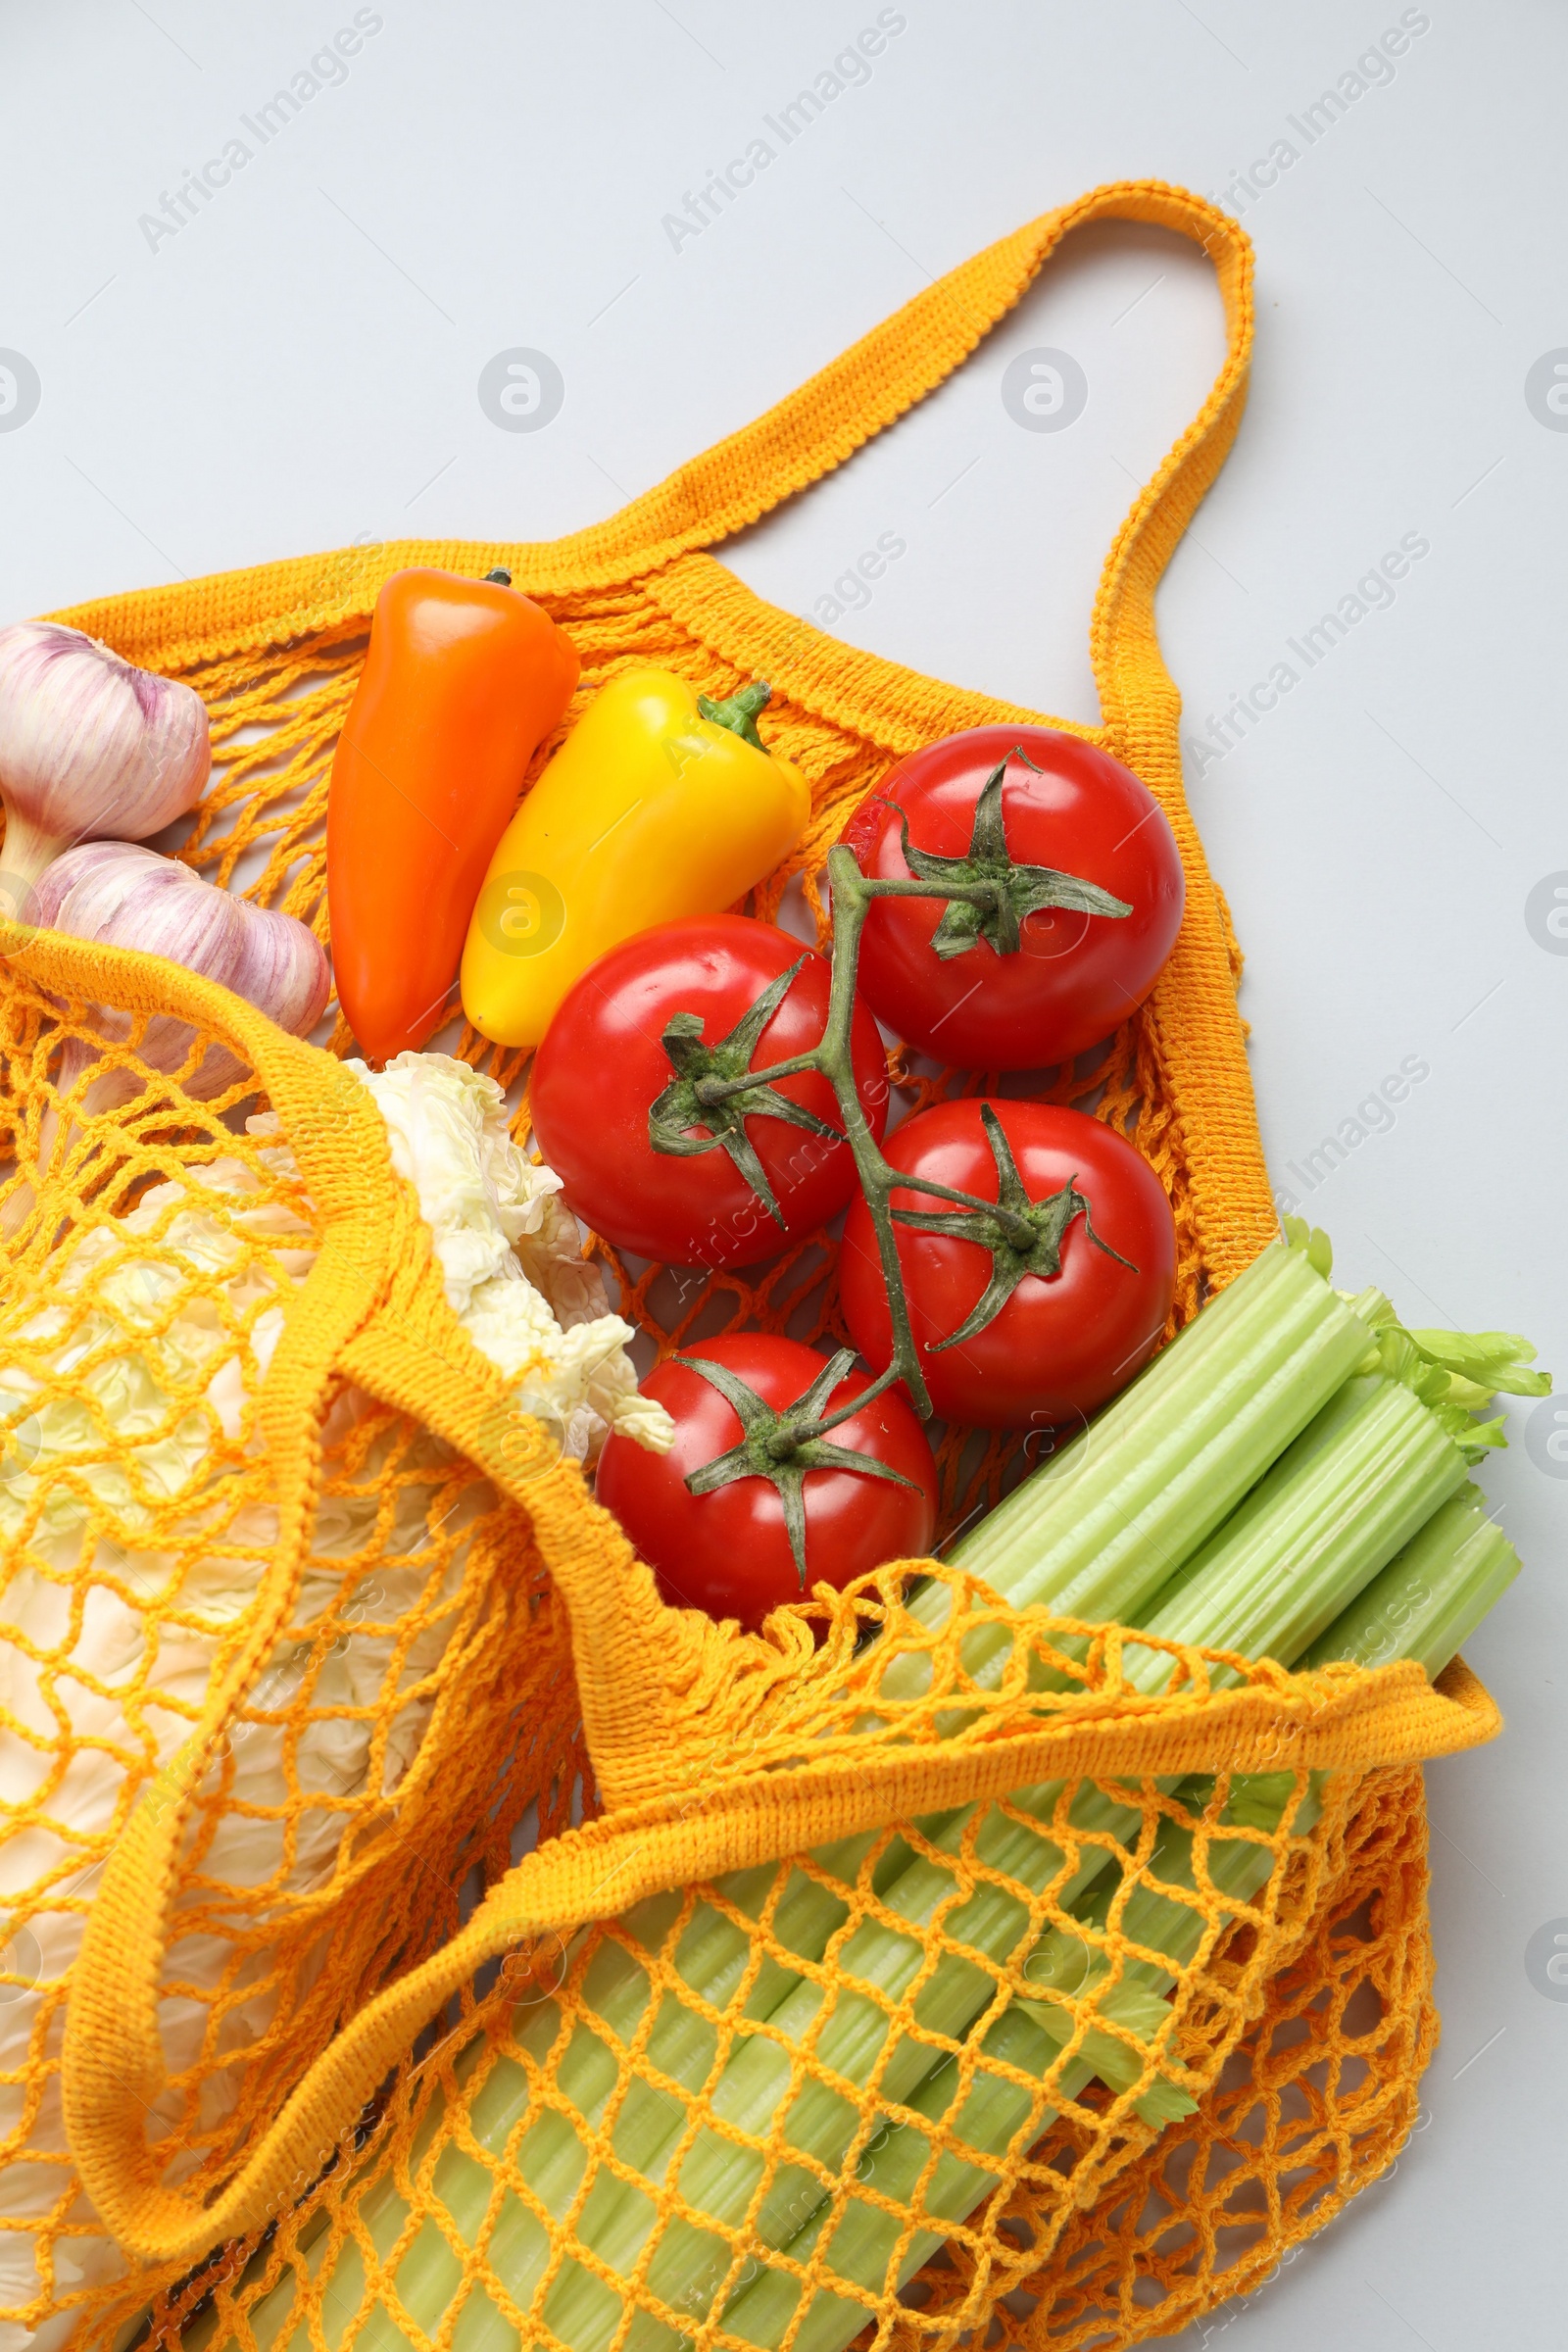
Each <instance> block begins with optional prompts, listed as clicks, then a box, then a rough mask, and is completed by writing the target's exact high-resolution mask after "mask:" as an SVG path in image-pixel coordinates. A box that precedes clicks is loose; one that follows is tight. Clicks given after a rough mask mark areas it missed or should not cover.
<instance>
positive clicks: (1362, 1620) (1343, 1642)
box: [1301, 1486, 1519, 1680]
mask: <svg viewBox="0 0 1568 2352" xmlns="http://www.w3.org/2000/svg"><path fill="white" fill-rule="evenodd" d="M1518 1573H1519V1554H1518V1553H1517V1552H1516V1551H1515V1549H1514V1547H1513V1545H1512V1544H1510V1543H1509V1542H1508V1540H1507V1538H1506V1537H1505V1536H1504V1535H1503V1533H1502V1531H1501V1529H1500V1528H1499V1527H1498V1526H1497V1525H1496V1522H1495V1520H1494V1519H1493V1518H1492V1517H1491V1516H1490V1515H1489V1513H1488V1510H1487V1498H1486V1496H1485V1495H1483V1494H1482V1492H1481V1489H1480V1488H1479V1487H1474V1486H1466V1487H1461V1488H1460V1490H1459V1492H1458V1494H1457V1495H1450V1496H1449V1498H1448V1500H1447V1501H1446V1503H1445V1504H1444V1506H1443V1508H1442V1510H1441V1511H1435V1512H1434V1513H1433V1515H1432V1517H1431V1518H1430V1519H1429V1520H1428V1521H1427V1523H1426V1525H1425V1527H1424V1528H1422V1530H1421V1532H1420V1534H1419V1535H1418V1536H1416V1537H1415V1538H1414V1540H1413V1541H1412V1542H1411V1543H1409V1544H1406V1545H1405V1547H1404V1549H1403V1550H1402V1551H1401V1552H1400V1553H1399V1556H1398V1558H1397V1559H1396V1560H1391V1561H1390V1562H1389V1565H1388V1566H1387V1568H1385V1569H1384V1571H1383V1573H1382V1575H1381V1576H1375V1577H1374V1578H1373V1580H1372V1582H1371V1583H1370V1584H1369V1585H1368V1586H1367V1587H1366V1588H1365V1590H1364V1591H1363V1592H1361V1593H1358V1594H1357V1596H1356V1598H1355V1599H1354V1600H1352V1601H1351V1603H1350V1605H1349V1607H1348V1609H1345V1610H1343V1611H1342V1612H1341V1614H1340V1615H1339V1616H1338V1617H1336V1618H1335V1620H1334V1623H1333V1624H1332V1625H1331V1626H1330V1627H1329V1629H1328V1631H1327V1633H1325V1634H1322V1635H1320V1636H1319V1637H1318V1639H1317V1641H1315V1642H1313V1644H1312V1646H1311V1648H1310V1649H1309V1650H1308V1651H1307V1653H1306V1655H1305V1657H1304V1658H1303V1659H1302V1660H1301V1664H1302V1665H1303V1667H1308V1666H1327V1665H1329V1664H1330V1663H1331V1662H1332V1661H1333V1660H1334V1659H1336V1658H1353V1659H1355V1660H1356V1661H1357V1662H1358V1663H1359V1664H1361V1665H1363V1666H1382V1665H1385V1664H1387V1662H1388V1661H1389V1660H1390V1659H1391V1658H1418V1659H1419V1660H1420V1662H1421V1664H1422V1665H1423V1666H1424V1667H1425V1668H1426V1670H1427V1673H1428V1674H1429V1675H1430V1676H1432V1677H1433V1679H1434V1680H1436V1678H1437V1677H1438V1676H1439V1675H1440V1674H1441V1673H1442V1672H1443V1669H1444V1667H1445V1666H1446V1665H1447V1663H1448V1661H1449V1659H1450V1658H1452V1657H1454V1656H1455V1655H1456V1654H1457V1653H1458V1651H1459V1650H1460V1649H1461V1648H1462V1646H1463V1644H1464V1643H1465V1642H1467V1641H1468V1639H1469V1637H1470V1636H1471V1634H1472V1633H1474V1631H1475V1629H1476V1627H1477V1626H1478V1625H1479V1624H1480V1622H1481V1620H1482V1618H1483V1617H1485V1615H1486V1614H1487V1612H1488V1610H1489V1609H1490V1608H1491V1607H1492V1606H1493V1604H1494V1602H1495V1601H1497V1600H1500V1599H1501V1597H1502V1595H1503V1593H1506V1591H1507V1590H1508V1587H1509V1586H1510V1585H1511V1584H1512V1583H1513V1580H1514V1578H1515V1577H1516V1576H1517V1575H1518Z"/></svg>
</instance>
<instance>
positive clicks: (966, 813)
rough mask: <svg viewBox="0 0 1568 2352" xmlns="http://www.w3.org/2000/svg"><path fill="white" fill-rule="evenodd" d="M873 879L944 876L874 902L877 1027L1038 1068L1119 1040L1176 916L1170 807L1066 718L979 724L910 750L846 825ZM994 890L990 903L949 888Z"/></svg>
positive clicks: (870, 914)
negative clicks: (922, 892) (949, 895)
mask: <svg viewBox="0 0 1568 2352" xmlns="http://www.w3.org/2000/svg"><path fill="white" fill-rule="evenodd" d="M844 840H845V843H846V844H847V846H848V847H849V848H850V850H851V851H853V853H854V855H855V858H856V859H857V861H858V864H859V866H860V870H861V871H862V873H864V874H866V875H868V876H874V877H879V878H883V879H906V880H907V879H909V878H911V877H912V878H915V879H918V880H920V881H928V882H930V883H931V885H932V888H933V892H934V893H936V894H938V895H935V896H933V897H931V898H929V899H927V898H920V897H914V896H910V897H908V898H888V899H879V900H877V901H876V902H875V903H874V905H872V907H870V908H869V909H868V911H867V914H866V919H865V930H864V934H863V937H862V940H861V946H860V967H859V987H860V990H861V993H862V994H863V996H864V998H865V1001H866V1003H867V1004H868V1005H870V1007H871V1009H872V1011H873V1012H874V1013H875V1014H876V1015H877V1017H878V1019H879V1020H883V1021H885V1022H886V1023H887V1024H888V1026H889V1027H890V1028H891V1029H894V1030H896V1031H897V1033H898V1035H899V1036H900V1037H902V1038H904V1039H905V1040H906V1042H907V1044H909V1045H911V1046H914V1047H915V1048H917V1049H918V1051H919V1052H921V1053H922V1054H931V1055H933V1056H934V1057H935V1059H936V1060H938V1061H941V1062H946V1063H950V1064H952V1065H953V1066H955V1067H956V1068H959V1069H974V1070H1022V1069H1037V1068H1040V1067H1042V1066H1043V1065H1044V1064H1046V1063H1048V1062H1057V1061H1063V1060H1067V1059H1070V1058H1071V1057H1072V1056H1073V1055H1074V1054H1081V1053H1083V1052H1084V1051H1085V1050H1086V1048H1088V1047H1090V1046H1094V1045H1098V1044H1099V1043H1100V1042H1101V1040H1102V1039H1103V1038H1106V1037H1108V1036H1109V1035H1110V1033H1111V1031H1112V1030H1113V1029H1114V1028H1116V1026H1117V1025H1118V1023H1119V1022H1121V1021H1124V1020H1125V1019H1126V1018H1127V1015H1128V1014H1129V1013H1130V1012H1132V1011H1133V1010H1134V1009H1135V1007H1136V1006H1137V1005H1140V1004H1142V1002H1143V1000H1144V998H1145V997H1146V996H1147V995H1148V994H1149V992H1150V990H1151V989H1152V987H1153V985H1154V982H1155V980H1156V978H1157V977H1158V975H1159V970H1160V967H1161V965H1162V964H1163V963H1164V961H1165V958H1166V957H1167V956H1168V955H1169V954H1170V951H1171V949H1172V947H1173V946H1174V944H1175V940H1176V934H1177V931H1178V930H1179V929H1180V927H1181V919H1182V906H1183V900H1184V885H1183V879H1182V862H1181V854H1180V852H1179V851H1178V849H1177V847H1176V838H1175V835H1174V834H1173V833H1172V831H1171V829H1170V826H1169V824H1168V823H1167V821H1166V818H1165V815H1164V812H1163V811H1162V809H1160V806H1159V804H1158V802H1157V801H1156V800H1155V799H1154V797H1153V795H1152V793H1151V792H1150V791H1149V790H1148V788H1147V787H1146V786H1145V785H1143V784H1141V783H1140V782H1139V780H1138V778H1137V777H1136V776H1135V775H1134V774H1133V772H1132V770H1131V769H1130V768H1127V767H1123V766H1122V764H1121V762H1120V761H1119V760H1113V759H1111V757H1110V756H1109V754H1108V753H1106V752H1102V751H1099V750H1097V749H1096V747H1095V746H1094V745H1093V744H1091V743H1085V742H1084V741H1083V739H1082V737H1080V736H1077V735H1068V734H1066V733H1065V732H1063V731H1062V730H1061V729H1060V728H1056V727H973V728H971V729H969V730H968V732H967V733H965V734H961V735H949V736H947V737H946V738H945V739H944V740H943V741H942V742H940V743H932V744H927V745H925V746H924V748H923V749H922V750H920V751H917V752H912V753H910V755H909V757H908V758H907V760H901V761H900V762H899V764H898V765H897V767H895V768H894V769H893V770H892V771H891V772H890V773H889V774H888V775H887V776H886V777H885V778H884V779H883V782H882V784H881V785H880V787H879V788H878V790H877V791H876V793H875V794H873V796H872V797H871V798H870V799H869V800H867V801H865V802H862V804H861V806H860V807H859V808H858V809H857V810H856V813H855V815H854V816H853V817H852V818H851V820H850V822H849V824H848V826H847V827H846V828H845V833H844ZM977 885H981V886H989V887H990V893H991V895H990V897H989V899H988V900H987V899H981V900H973V899H971V900H964V899H961V898H960V899H949V900H948V901H947V902H946V903H945V904H944V903H943V901H942V899H941V897H940V893H941V891H942V890H943V889H944V887H958V888H964V887H967V888H970V889H971V890H972V889H973V888H974V887H975V886H977Z"/></svg>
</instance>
